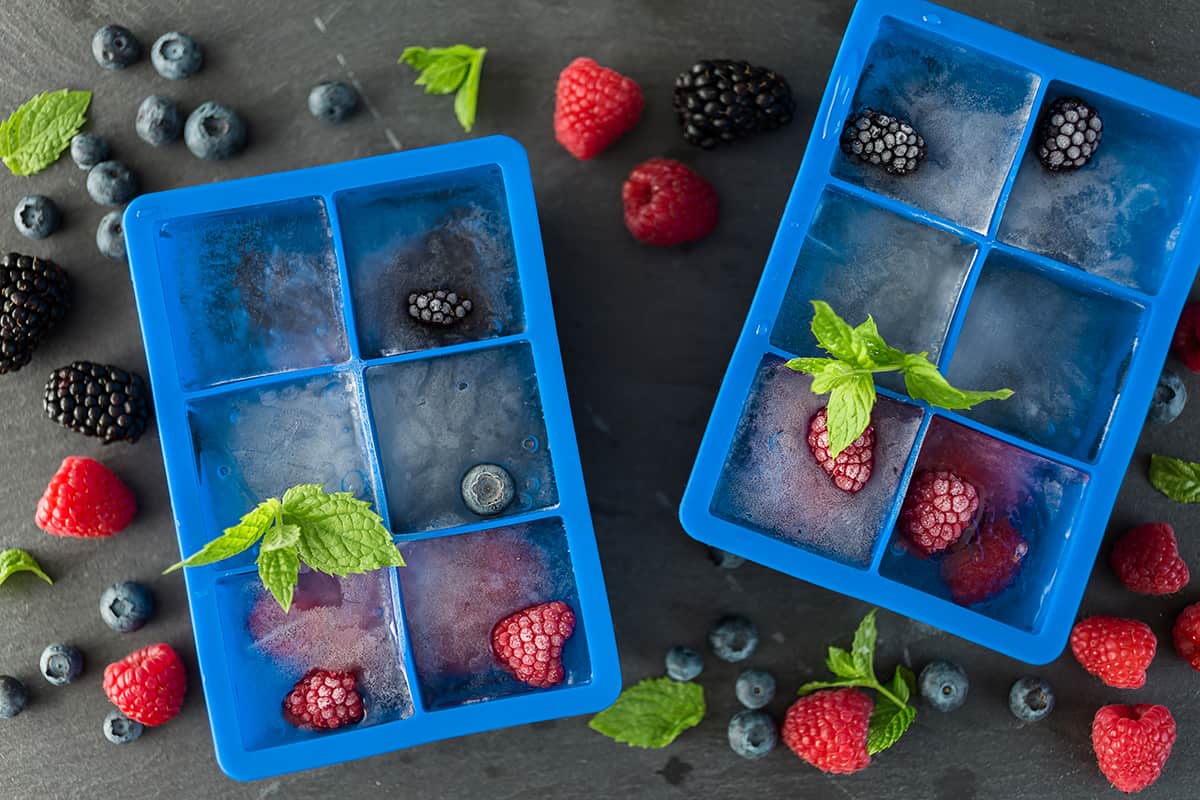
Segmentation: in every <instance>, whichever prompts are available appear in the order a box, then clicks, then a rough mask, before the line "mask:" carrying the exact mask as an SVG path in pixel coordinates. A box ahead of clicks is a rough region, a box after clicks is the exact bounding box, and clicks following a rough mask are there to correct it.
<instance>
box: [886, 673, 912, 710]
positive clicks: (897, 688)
mask: <svg viewBox="0 0 1200 800" xmlns="http://www.w3.org/2000/svg"><path fill="white" fill-rule="evenodd" d="M916 685H917V676H916V675H913V671H912V670H911V669H909V668H908V667H906V666H904V665H903V664H897V665H896V672H895V674H894V675H892V680H891V681H890V682H889V683H888V685H887V686H885V687H884V688H885V689H887V690H888V691H889V692H891V693H892V694H894V695H896V699H897V700H899V701H900V702H901V703H907V702H908V698H909V697H911V696H912V691H913V688H914V687H915V686H916Z"/></svg>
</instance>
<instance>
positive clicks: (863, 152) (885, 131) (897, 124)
mask: <svg viewBox="0 0 1200 800" xmlns="http://www.w3.org/2000/svg"><path fill="white" fill-rule="evenodd" d="M842 152H843V153H845V154H846V155H848V156H850V157H851V158H853V159H857V160H858V161H861V162H862V163H864V164H870V165H872V166H876V167H880V168H881V169H884V170H887V172H889V173H890V174H892V175H910V174H912V173H914V172H916V171H917V169H918V168H919V167H920V166H921V162H922V161H924V160H925V153H926V150H925V138H924V137H923V136H921V134H920V133H918V132H917V130H916V129H915V128H914V127H913V125H912V123H910V122H909V121H908V120H905V119H901V118H900V117H897V116H895V115H893V114H885V113H883V112H882V111H875V110H874V109H870V108H865V109H863V110H862V111H860V112H859V113H857V114H855V115H853V116H851V117H850V119H848V120H847V121H846V127H845V128H843V129H842Z"/></svg>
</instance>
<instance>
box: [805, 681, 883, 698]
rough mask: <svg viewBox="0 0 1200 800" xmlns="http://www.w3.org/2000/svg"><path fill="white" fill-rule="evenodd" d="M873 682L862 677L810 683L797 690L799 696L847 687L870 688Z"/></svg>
mask: <svg viewBox="0 0 1200 800" xmlns="http://www.w3.org/2000/svg"><path fill="white" fill-rule="evenodd" d="M871 685H872V682H871V681H870V680H868V679H864V678H861V677H858V678H843V679H841V680H836V681H809V682H808V683H806V684H804V685H803V686H801V687H800V688H799V689H797V690H796V694H798V695H801V696H803V695H806V694H812V693H813V692H817V691H820V690H821V689H844V688H846V687H847V686H867V687H870V686H871Z"/></svg>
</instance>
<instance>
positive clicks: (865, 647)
mask: <svg viewBox="0 0 1200 800" xmlns="http://www.w3.org/2000/svg"><path fill="white" fill-rule="evenodd" d="M876 636H877V634H876V629H875V609H873V608H872V609H871V610H870V611H869V612H867V615H866V616H865V617H863V619H862V622H860V623H858V629H857V630H855V631H854V643H853V644H852V645H851V646H850V655H852V656H853V657H854V666H855V667H856V668H857V669H858V674H859V675H871V676H874V675H875V639H876Z"/></svg>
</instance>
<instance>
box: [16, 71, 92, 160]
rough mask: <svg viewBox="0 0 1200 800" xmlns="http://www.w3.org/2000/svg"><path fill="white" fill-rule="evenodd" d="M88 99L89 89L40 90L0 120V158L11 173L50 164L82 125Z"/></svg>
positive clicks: (90, 95)
mask: <svg viewBox="0 0 1200 800" xmlns="http://www.w3.org/2000/svg"><path fill="white" fill-rule="evenodd" d="M91 100H92V93H91V92H81V91H71V90H69V89H60V90H59V91H57V92H43V93H42V94H39V95H35V96H34V97H32V98H30V99H29V100H27V101H26V102H25V103H23V104H22V105H21V106H20V107H19V108H18V109H17V110H16V111H14V112H13V113H12V114H11V115H10V116H9V117H8V119H6V120H5V121H4V122H2V123H0V158H3V159H4V163H5V165H7V166H8V168H9V170H10V171H11V172H12V174H14V175H33V174H34V173H36V172H41V171H42V170H44V169H45V168H46V167H48V166H50V165H51V164H53V163H54V162H55V161H56V160H57V159H58V157H59V156H60V155H62V152H63V150H66V149H67V147H68V146H70V144H71V137H72V136H74V135H75V134H77V133H79V130H80V129H81V128H82V127H83V123H84V121H85V120H86V119H87V108H88V104H89V103H90V102H91Z"/></svg>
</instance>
